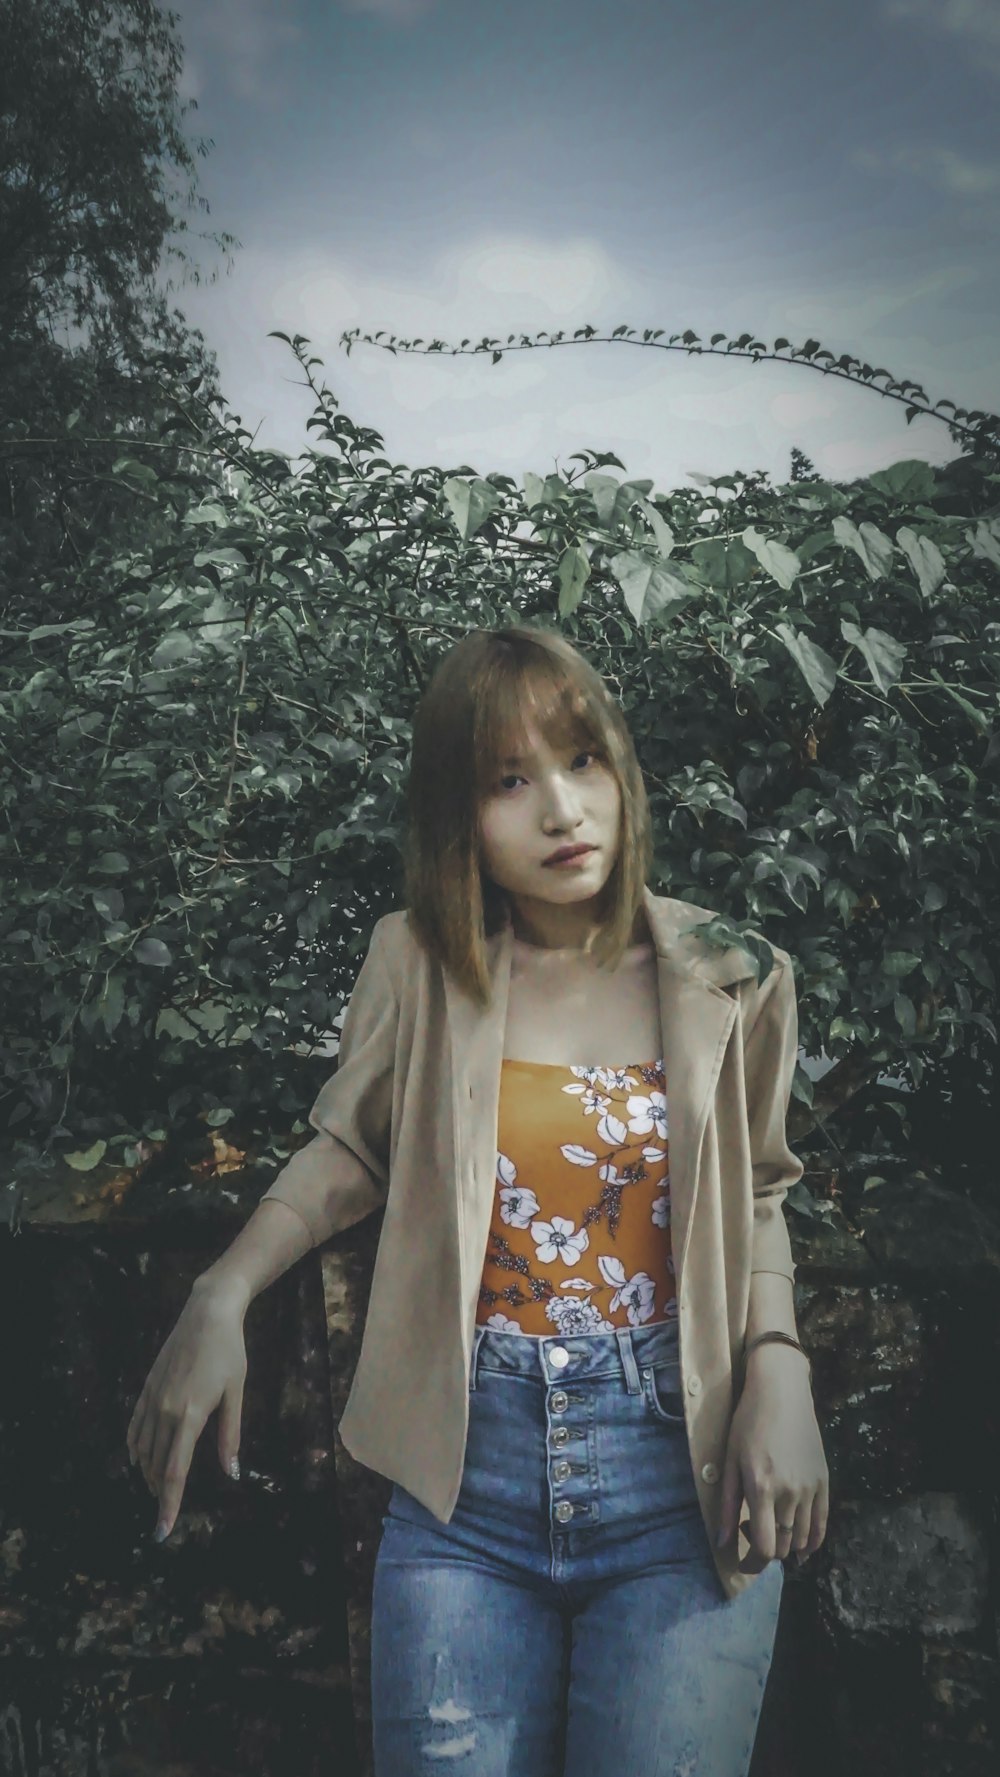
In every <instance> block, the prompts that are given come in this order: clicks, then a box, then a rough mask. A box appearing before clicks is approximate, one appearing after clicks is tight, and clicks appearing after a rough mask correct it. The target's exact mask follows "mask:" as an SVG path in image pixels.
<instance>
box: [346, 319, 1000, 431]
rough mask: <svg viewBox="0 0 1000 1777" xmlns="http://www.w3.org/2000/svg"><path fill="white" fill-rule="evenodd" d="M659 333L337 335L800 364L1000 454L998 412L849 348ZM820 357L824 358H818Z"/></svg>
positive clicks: (393, 343)
mask: <svg viewBox="0 0 1000 1777" xmlns="http://www.w3.org/2000/svg"><path fill="white" fill-rule="evenodd" d="M663 332H664V329H663V328H662V327H646V328H644V329H643V333H642V338H641V339H640V338H638V337H636V329H635V328H634V327H628V326H626V325H625V324H624V323H622V325H621V326H620V327H616V328H615V329H614V331H613V332H611V333H608V334H600V333H598V331H597V329H596V328H594V327H591V326H589V325H588V326H585V327H578V328H576V330H575V332H574V333H573V334H572V336H570V335H567V334H566V333H564V332H559V333H549V332H548V331H547V329H545V328H543V329H542V330H541V332H539V333H536V335H535V337H534V339H531V338H529V337H528V335H527V334H526V333H522V334H521V337H520V339H519V340H516V336H515V335H514V334H513V333H509V334H508V335H507V339H506V341H501V340H499V339H489V338H483V339H481V340H480V341H479V343H478V345H473V344H472V343H471V341H469V340H468V339H463V341H462V343H461V345H458V346H449V345H447V344H446V342H445V341H444V340H442V339H434V340H431V341H430V343H426V342H425V341H424V340H423V339H412V340H411V339H397V337H396V335H395V334H394V333H390V334H389V336H388V338H386V337H385V329H384V328H380V329H379V331H378V332H377V333H362V331H361V329H360V327H352V328H351V329H350V330H349V331H347V332H345V333H342V334H341V336H340V344H341V345H342V346H343V347H344V350H345V351H346V353H347V355H348V357H349V356H350V352H351V347H352V346H353V345H356V344H357V342H358V341H359V340H363V341H364V343H365V344H366V345H373V346H379V347H381V349H382V350H383V351H387V352H392V353H393V354H395V353H396V352H411V353H412V352H416V353H417V354H418V356H421V357H425V356H427V355H429V354H430V353H432V352H438V353H441V352H445V353H448V354H449V355H450V356H452V357H472V356H474V355H475V354H477V353H482V352H489V353H491V355H492V362H493V363H494V364H497V363H499V361H500V359H501V358H502V357H503V355H504V352H523V351H530V350H533V349H537V348H538V347H539V346H540V345H542V343H543V342H544V343H545V345H546V347H552V346H573V345H591V344H601V345H629V346H639V347H641V348H644V349H653V350H656V351H659V352H686V353H687V354H688V356H691V354H692V353H697V354H698V355H699V356H702V355H703V354H708V355H709V356H711V357H715V358H750V359H751V360H752V362H753V363H754V364H757V363H759V362H760V360H761V359H762V358H765V359H769V360H770V361H772V362H773V363H778V364H801V365H803V366H805V367H806V368H807V369H809V370H818V371H819V372H820V373H821V374H822V375H823V376H835V377H838V378H840V379H841V380H843V381H845V382H850V383H854V384H855V385H856V386H857V387H859V388H874V390H875V393H876V394H878V395H881V396H882V397H883V399H884V400H887V401H900V402H902V403H903V404H904V405H905V407H906V423H907V425H909V423H910V421H911V420H912V419H913V418H914V416H915V415H916V414H918V413H923V414H929V415H930V417H931V418H932V419H936V420H943V421H944V423H945V424H946V425H947V426H948V428H949V430H950V432H951V435H952V437H953V438H954V439H955V440H956V442H969V443H972V444H974V445H976V446H977V447H979V448H981V449H985V450H987V451H991V452H996V453H997V454H1000V414H995V413H988V412H986V411H985V410H984V409H981V408H972V409H971V410H970V409H968V408H965V407H956V405H955V403H954V401H949V400H947V399H945V398H944V397H942V398H941V399H940V400H939V401H935V402H934V403H933V405H931V404H930V403H929V402H928V399H927V395H926V393H925V391H924V389H923V388H922V387H921V385H920V384H919V383H915V382H911V381H909V380H908V379H907V378H903V379H901V380H900V379H897V378H895V377H893V376H891V375H890V373H889V371H888V370H885V369H882V368H878V369H873V368H872V366H871V365H870V364H865V363H863V361H862V360H861V359H860V358H854V357H852V356H851V354H850V353H849V352H844V353H842V354H841V356H840V357H839V358H838V357H837V356H836V355H835V353H833V352H830V351H827V349H826V348H825V347H824V346H821V344H820V342H819V340H818V339H807V340H806V342H805V344H804V345H802V346H793V345H792V344H791V342H790V340H787V339H776V340H775V342H774V347H773V349H770V350H769V349H768V347H767V346H766V345H765V343H764V341H763V340H761V339H754V337H753V334H752V333H741V334H740V336H739V338H738V339H736V340H727V342H726V346H725V350H720V349H719V341H720V340H724V339H726V335H725V334H724V333H713V334H712V337H711V340H710V341H709V343H708V345H707V346H706V345H703V344H702V343H701V340H700V338H699V335H698V334H697V333H694V332H692V330H691V329H690V328H688V329H687V331H686V332H684V333H672V334H671V335H670V338H669V339H666V340H664V339H663V338H662V337H661V336H662V334H663ZM515 340H516V343H515ZM823 359H826V360H828V362H826V363H823V362H821V360H823ZM879 378H885V379H886V382H885V387H884V388H883V387H879V386H878V380H879ZM939 407H950V408H951V410H952V416H953V417H952V418H951V419H950V420H948V419H947V418H946V416H945V414H943V413H938V411H937V409H938V408H939ZM963 422H967V423H963Z"/></svg>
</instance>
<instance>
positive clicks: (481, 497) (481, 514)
mask: <svg viewBox="0 0 1000 1777" xmlns="http://www.w3.org/2000/svg"><path fill="white" fill-rule="evenodd" d="M444 496H445V499H446V500H447V502H448V505H449V506H450V508H451V515H452V517H453V519H454V520H455V523H456V525H457V526H458V533H459V536H460V537H461V539H462V541H463V543H467V542H468V541H469V538H470V537H473V536H475V534H476V532H477V531H478V529H479V527H480V525H481V524H483V523H484V521H485V520H486V519H487V518H488V517H489V515H490V513H491V512H494V511H495V510H496V508H497V506H499V504H500V495H499V494H498V493H497V490H496V488H495V487H491V485H490V483H489V482H488V481H481V480H479V479H478V478H477V479H476V480H475V481H472V482H469V481H460V480H459V479H458V477H457V476H455V475H452V476H449V478H448V480H447V481H446V482H445V484H444Z"/></svg>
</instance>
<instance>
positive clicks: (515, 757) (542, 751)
mask: <svg viewBox="0 0 1000 1777" xmlns="http://www.w3.org/2000/svg"><path fill="white" fill-rule="evenodd" d="M577 744H578V743H577V739H575V738H574V737H573V736H572V735H562V736H560V735H556V736H555V737H554V739H553V741H552V742H551V743H550V742H548V741H547V740H546V739H545V736H544V735H535V734H534V733H533V732H532V733H529V734H527V735H525V736H524V737H523V738H522V739H521V740H520V742H519V746H520V749H521V750H520V751H517V750H516V749H513V750H512V751H510V752H509V753H504V754H503V756H502V758H501V760H500V763H501V765H531V764H534V763H536V762H537V760H538V759H540V758H544V757H545V755H546V753H548V752H552V753H558V752H565V751H566V749H567V748H569V747H575V746H576V745H577Z"/></svg>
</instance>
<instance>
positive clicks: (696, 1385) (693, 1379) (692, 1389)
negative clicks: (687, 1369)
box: [688, 1376, 701, 1394]
mask: <svg viewBox="0 0 1000 1777" xmlns="http://www.w3.org/2000/svg"><path fill="white" fill-rule="evenodd" d="M700 1393H701V1377H700V1376H689V1377H688V1394H700Z"/></svg>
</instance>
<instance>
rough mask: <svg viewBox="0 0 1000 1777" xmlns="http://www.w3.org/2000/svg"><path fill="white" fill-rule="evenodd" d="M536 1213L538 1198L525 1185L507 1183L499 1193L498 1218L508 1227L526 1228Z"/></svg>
mask: <svg viewBox="0 0 1000 1777" xmlns="http://www.w3.org/2000/svg"><path fill="white" fill-rule="evenodd" d="M537 1214H538V1198H537V1197H536V1196H535V1193H534V1191H529V1190H528V1189H527V1187H526V1186H525V1185H508V1186H507V1187H506V1188H505V1189H504V1190H502V1191H501V1193H500V1219H501V1221H504V1222H506V1223H507V1225H508V1227H510V1228H526V1227H527V1226H528V1223H529V1222H530V1221H531V1219H532V1217H533V1216H536V1215H537Z"/></svg>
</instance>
